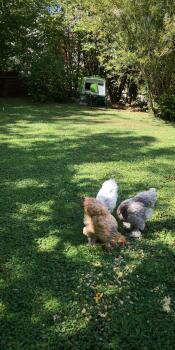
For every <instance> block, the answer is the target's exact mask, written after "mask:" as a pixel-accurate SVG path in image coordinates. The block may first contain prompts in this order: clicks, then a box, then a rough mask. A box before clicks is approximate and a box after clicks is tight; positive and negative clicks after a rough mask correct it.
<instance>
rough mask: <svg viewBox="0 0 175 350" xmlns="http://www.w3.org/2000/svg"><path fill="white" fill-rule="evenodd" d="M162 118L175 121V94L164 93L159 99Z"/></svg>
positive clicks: (159, 111)
mask: <svg viewBox="0 0 175 350" xmlns="http://www.w3.org/2000/svg"><path fill="white" fill-rule="evenodd" d="M157 114H158V115H159V116H160V117H161V118H163V119H165V120H169V121H174V122H175V95H167V94H164V95H162V96H161V98H160V99H159V101H158V113H157Z"/></svg>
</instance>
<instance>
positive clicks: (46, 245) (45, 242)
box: [36, 235, 60, 252]
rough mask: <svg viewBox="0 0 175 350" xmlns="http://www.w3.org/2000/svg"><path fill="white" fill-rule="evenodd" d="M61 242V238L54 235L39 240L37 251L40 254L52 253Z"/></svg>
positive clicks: (37, 241)
mask: <svg viewBox="0 0 175 350" xmlns="http://www.w3.org/2000/svg"><path fill="white" fill-rule="evenodd" d="M59 241H60V240H59V238H58V237H57V236H54V235H50V236H48V237H43V238H38V239H37V240H36V245H37V247H38V248H37V250H38V252H51V251H53V250H54V249H55V247H56V246H57V244H58V243H59Z"/></svg>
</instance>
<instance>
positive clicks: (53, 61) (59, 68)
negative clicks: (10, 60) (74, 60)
mask: <svg viewBox="0 0 175 350" xmlns="http://www.w3.org/2000/svg"><path fill="white" fill-rule="evenodd" d="M64 80H65V79H64V64H63V61H62V58H60V57H57V56H56V55H54V54H48V53H47V54H45V55H42V56H41V57H40V58H38V59H37V60H35V61H33V63H32V67H31V74H30V76H29V78H28V91H29V94H30V95H31V96H32V97H33V98H34V99H35V100H39V101H46V100H54V101H63V100H65V97H66V93H65V84H64Z"/></svg>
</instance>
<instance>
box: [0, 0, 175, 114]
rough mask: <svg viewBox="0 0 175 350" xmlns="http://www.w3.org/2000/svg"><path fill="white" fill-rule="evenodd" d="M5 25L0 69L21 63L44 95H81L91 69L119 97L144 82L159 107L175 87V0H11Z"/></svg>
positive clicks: (1, 18) (5, 5)
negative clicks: (79, 91) (82, 80)
mask: <svg viewBox="0 0 175 350" xmlns="http://www.w3.org/2000/svg"><path fill="white" fill-rule="evenodd" d="M0 30H1V39H0V45H1V52H0V69H1V70H17V71H20V72H21V73H22V74H23V75H24V76H25V77H27V79H28V83H29V92H30V93H31V94H32V95H33V96H34V97H35V98H37V99H38V98H41V99H45V98H49V99H50V98H54V99H57V100H59V99H62V98H63V96H64V97H71V96H75V95H76V94H77V89H78V81H79V78H80V77H81V76H84V75H102V76H105V77H106V79H107V82H108V86H109V93H110V96H111V100H112V102H113V103H116V102H117V101H119V100H120V99H121V96H122V92H123V91H124V90H127V91H129V90H131V85H132V87H133V82H134V84H135V86H136V89H135V92H134V94H135V95H136V93H137V90H138V87H139V89H140V84H141V85H142V88H144V90H145V91H147V93H148V97H149V101H150V105H151V107H152V109H153V110H154V111H155V112H156V106H157V103H159V101H160V100H161V99H162V96H164V95H165V93H166V94H167V95H174V93H175V65H174V61H175V3H174V2H172V1H169V0H149V1H148V0H139V1H137V2H136V1H134V0H122V1H121V0H98V1H97V0H94V1H93V2H92V1H89V0H83V1H81V2H80V1H77V0H74V1H71V0H69V1H68V0H62V1H57V0H27V1H24V0H18V1H16V2H15V3H14V2H13V1H12V0H10V1H8V2H6V1H3V2H2V3H1V9H0ZM130 95H131V94H130ZM130 97H131V96H130ZM133 98H135V97H133ZM128 102H132V98H129V101H128ZM160 107H161V104H160Z"/></svg>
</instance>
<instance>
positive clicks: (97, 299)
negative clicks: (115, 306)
mask: <svg viewBox="0 0 175 350" xmlns="http://www.w3.org/2000/svg"><path fill="white" fill-rule="evenodd" d="M102 298H103V293H96V295H95V298H94V299H95V302H96V303H97V304H98V303H99V302H100V301H101V299H102Z"/></svg>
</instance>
